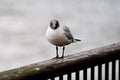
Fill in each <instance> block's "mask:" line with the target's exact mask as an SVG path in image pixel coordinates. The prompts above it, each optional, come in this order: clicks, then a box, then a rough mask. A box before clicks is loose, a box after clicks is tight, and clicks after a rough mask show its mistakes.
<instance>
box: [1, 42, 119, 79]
mask: <svg viewBox="0 0 120 80" xmlns="http://www.w3.org/2000/svg"><path fill="white" fill-rule="evenodd" d="M96 68H97V69H96ZM96 70H97V71H96ZM81 73H82V76H81ZM88 73H89V74H88ZM103 73H104V74H103ZM73 74H74V75H73ZM96 76H97V78H96ZM80 77H81V78H82V80H111V79H112V80H120V43H115V44H112V45H108V46H104V47H101V48H96V49H92V50H88V51H83V52H80V53H76V54H73V55H69V56H66V57H65V58H64V59H51V60H47V61H43V62H39V63H35V64H31V65H28V66H24V67H20V68H16V69H13V70H8V71H4V72H1V73H0V80H80ZM88 77H89V78H90V79H88ZM110 78H111V79H110Z"/></svg>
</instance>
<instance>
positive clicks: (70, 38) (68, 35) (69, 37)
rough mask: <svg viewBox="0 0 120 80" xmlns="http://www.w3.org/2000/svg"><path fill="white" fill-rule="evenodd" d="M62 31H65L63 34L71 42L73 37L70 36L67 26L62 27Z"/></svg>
mask: <svg viewBox="0 0 120 80" xmlns="http://www.w3.org/2000/svg"><path fill="white" fill-rule="evenodd" d="M63 29H64V31H65V32H64V34H65V36H66V37H67V38H68V39H69V40H72V41H73V39H74V38H73V36H72V34H71V32H70V30H69V28H68V27H67V26H64V27H63Z"/></svg>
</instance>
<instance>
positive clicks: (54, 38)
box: [46, 20, 81, 58]
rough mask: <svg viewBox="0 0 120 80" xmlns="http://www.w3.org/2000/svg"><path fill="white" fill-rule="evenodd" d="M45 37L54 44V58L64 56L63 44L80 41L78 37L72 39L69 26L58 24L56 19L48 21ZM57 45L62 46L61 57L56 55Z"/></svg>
mask: <svg viewBox="0 0 120 80" xmlns="http://www.w3.org/2000/svg"><path fill="white" fill-rule="evenodd" d="M46 38H47V40H48V41H49V42H50V43H52V44H53V45H55V46H56V58H63V57H64V50H65V45H68V44H70V43H74V42H77V41H81V40H79V39H74V38H73V36H72V34H71V32H70V30H69V28H68V27H67V26H62V25H60V24H59V22H58V20H52V21H50V27H48V29H47V32H46ZM58 46H59V47H63V52H62V57H59V55H58Z"/></svg>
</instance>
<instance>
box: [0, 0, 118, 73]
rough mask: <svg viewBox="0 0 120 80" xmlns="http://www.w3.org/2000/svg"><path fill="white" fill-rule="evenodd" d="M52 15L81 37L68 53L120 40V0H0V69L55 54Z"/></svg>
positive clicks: (21, 64)
mask: <svg viewBox="0 0 120 80" xmlns="http://www.w3.org/2000/svg"><path fill="white" fill-rule="evenodd" d="M52 19H58V20H59V21H60V24H63V25H67V26H68V27H69V28H70V29H71V32H72V34H73V36H74V37H75V38H79V39H81V40H82V41H81V42H80V43H75V44H71V45H69V46H66V51H65V55H70V54H74V53H78V52H81V51H84V50H89V49H92V48H97V47H101V46H105V45H108V44H112V43H116V42H120V0H0V71H4V70H8V69H12V68H16V67H20V66H24V65H28V64H32V63H35V62H40V61H44V60H48V59H51V58H53V57H55V56H56V54H55V47H54V46H53V45H51V44H50V43H49V42H47V40H46V38H45V32H46V29H47V28H48V27H49V22H50V20H52ZM60 52H61V49H60Z"/></svg>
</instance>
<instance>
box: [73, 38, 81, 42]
mask: <svg viewBox="0 0 120 80" xmlns="http://www.w3.org/2000/svg"><path fill="white" fill-rule="evenodd" d="M78 41H81V40H80V39H74V40H73V42H78Z"/></svg>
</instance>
